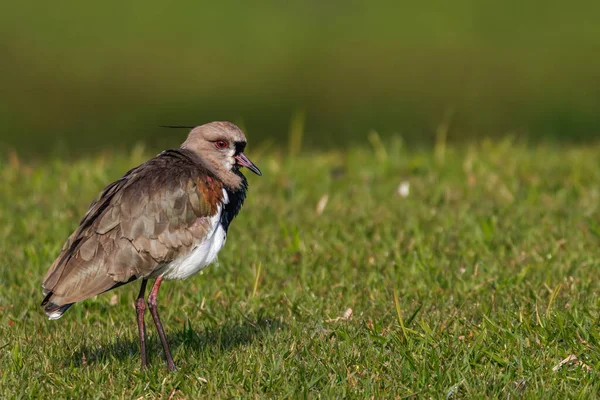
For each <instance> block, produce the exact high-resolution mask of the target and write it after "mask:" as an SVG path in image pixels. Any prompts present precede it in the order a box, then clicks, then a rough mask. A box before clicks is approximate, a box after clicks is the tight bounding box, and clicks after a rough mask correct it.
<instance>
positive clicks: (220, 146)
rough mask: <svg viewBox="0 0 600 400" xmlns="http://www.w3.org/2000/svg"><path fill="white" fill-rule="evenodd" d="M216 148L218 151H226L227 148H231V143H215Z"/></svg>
mask: <svg viewBox="0 0 600 400" xmlns="http://www.w3.org/2000/svg"><path fill="white" fill-rule="evenodd" d="M215 146H216V147H217V149H226V148H227V147H229V143H227V141H226V140H217V141H216V142H215Z"/></svg>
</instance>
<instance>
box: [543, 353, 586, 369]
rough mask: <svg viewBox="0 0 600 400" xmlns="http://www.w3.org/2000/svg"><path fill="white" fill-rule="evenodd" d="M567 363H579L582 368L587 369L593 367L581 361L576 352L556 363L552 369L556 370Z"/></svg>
mask: <svg viewBox="0 0 600 400" xmlns="http://www.w3.org/2000/svg"><path fill="white" fill-rule="evenodd" d="M565 364H570V365H579V366H580V367H581V368H583V369H585V370H586V371H590V370H591V369H592V368H591V367H590V366H589V365H587V364H584V363H582V362H581V361H579V359H578V358H577V356H576V355H575V354H570V355H569V356H568V357H567V358H565V359H564V360H562V361H561V362H559V363H558V364H556V365H555V366H554V368H552V371H554V372H556V371H558V370H559V369H560V368H561V367H562V366H563V365H565Z"/></svg>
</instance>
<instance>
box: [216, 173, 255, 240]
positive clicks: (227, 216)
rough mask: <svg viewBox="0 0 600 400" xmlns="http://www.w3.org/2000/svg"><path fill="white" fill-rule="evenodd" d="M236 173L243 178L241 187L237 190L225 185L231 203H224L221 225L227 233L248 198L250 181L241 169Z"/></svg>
mask: <svg viewBox="0 0 600 400" xmlns="http://www.w3.org/2000/svg"><path fill="white" fill-rule="evenodd" d="M235 174H237V175H238V176H239V177H240V178H242V184H241V185H240V187H239V189H236V190H231V189H229V188H227V187H225V192H227V196H228V197H229V203H227V204H224V205H223V211H221V225H222V226H223V229H224V230H225V232H226V233H227V229H228V228H229V224H230V223H231V221H232V220H233V219H234V218H235V216H236V215H237V214H238V213H239V212H240V209H241V208H242V204H244V200H245V199H246V191H247V190H248V181H247V180H246V177H245V176H244V174H242V173H241V172H240V171H235Z"/></svg>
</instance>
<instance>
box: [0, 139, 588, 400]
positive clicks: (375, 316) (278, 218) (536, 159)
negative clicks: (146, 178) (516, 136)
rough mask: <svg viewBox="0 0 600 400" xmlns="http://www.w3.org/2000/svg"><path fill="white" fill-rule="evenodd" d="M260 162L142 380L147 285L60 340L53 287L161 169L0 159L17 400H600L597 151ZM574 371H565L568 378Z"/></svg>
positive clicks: (2, 314)
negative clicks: (130, 173)
mask: <svg viewBox="0 0 600 400" xmlns="http://www.w3.org/2000/svg"><path fill="white" fill-rule="evenodd" d="M368 143H369V145H365V146H364V147H363V148H361V149H358V148H356V149H349V150H346V151H343V152H342V151H340V152H322V153H310V152H308V151H305V152H295V151H294V152H293V154H290V153H289V151H288V150H287V149H284V150H282V149H277V148H275V147H274V146H273V145H271V146H265V147H262V148H258V149H257V148H252V147H251V146H250V147H249V148H248V155H249V156H250V157H251V159H252V160H253V161H255V162H256V164H257V165H258V166H259V167H261V169H262V170H263V177H256V176H254V175H252V174H247V175H248V177H249V181H250V191H249V193H248V199H247V202H246V204H245V206H244V207H243V209H242V211H241V213H240V215H239V216H238V217H237V219H236V220H235V221H234V222H233V224H232V226H231V228H230V231H229V236H228V239H227V244H226V246H225V247H224V249H223V250H222V251H221V253H220V256H219V265H218V266H214V265H213V266H211V267H209V268H208V269H206V270H204V271H203V273H201V274H198V275H197V276H195V277H193V278H191V279H189V280H187V281H181V282H166V283H165V284H163V286H162V291H161V293H160V296H159V305H160V313H161V316H162V319H163V322H164V324H165V326H166V331H167V335H168V338H169V340H170V342H171V346H172V350H173V356H174V359H175V362H176V364H177V365H178V367H179V372H178V373H169V372H168V371H167V369H166V367H165V363H164V360H163V356H162V350H161V347H160V343H159V342H158V338H157V335H156V332H155V330H154V329H153V328H154V327H153V326H152V322H151V319H150V318H149V316H148V317H147V321H148V323H149V336H150V339H149V341H150V342H149V343H150V363H151V364H150V367H149V368H148V369H146V370H141V369H140V365H139V361H140V360H139V349H138V343H137V331H136V324H135V311H134V305H133V302H134V298H135V296H136V294H137V291H138V289H139V284H138V283H132V284H129V285H126V286H124V287H121V288H119V289H116V290H114V291H111V292H108V293H105V294H103V295H100V296H98V297H96V298H93V299H89V300H87V301H84V302H81V303H78V304H76V305H75V306H74V307H72V308H71V309H70V310H69V311H68V312H67V313H66V314H65V315H64V317H63V318H62V319H60V320H58V321H48V320H47V319H46V317H45V315H44V314H43V312H42V310H41V308H40V307H39V303H40V302H41V300H42V297H43V296H42V293H41V287H40V282H41V279H42V277H43V275H44V274H45V272H46V270H47V268H48V267H49V265H50V264H51V263H52V261H53V260H54V258H55V257H56V255H57V254H58V252H59V249H60V247H61V246H62V244H63V241H64V240H65V239H66V237H67V236H68V234H69V233H70V232H71V231H72V230H73V229H74V228H75V227H76V225H77V221H78V220H79V218H80V217H81V215H82V214H83V212H84V211H85V209H86V207H87V206H88V205H89V203H90V202H91V200H92V199H93V197H94V196H95V195H96V194H97V193H98V192H99V190H100V189H101V188H102V187H103V186H105V185H106V184H108V183H109V182H111V181H112V180H114V179H116V178H118V177H119V176H120V175H121V174H123V173H124V172H125V171H126V170H127V169H128V168H130V167H132V166H134V165H136V164H138V163H140V162H142V161H143V160H145V159H146V158H147V157H150V156H151V155H152V152H149V151H145V150H143V149H142V148H136V149H135V150H133V151H132V152H130V153H128V152H120V151H115V152H114V153H104V154H101V155H94V156H88V157H82V158H80V159H78V160H73V161H64V160H61V159H59V158H52V159H45V160H37V161H23V160H21V159H19V157H18V156H17V155H16V154H13V155H11V156H6V157H3V158H1V159H0V164H1V165H0V262H1V265H2V267H0V268H1V269H0V284H1V289H0V398H16V397H19V398H20V397H33V398H124V399H131V398H140V397H144V398H173V399H176V398H198V397H205V398H267V397H270V398H273V397H275V398H282V397H283V398H285V397H288V398H299V397H302V398H317V397H321V398H376V399H377V398H411V397H414V398H434V399H439V398H482V397H487V398H496V397H500V398H509V397H510V398H551V396H553V397H555V398H593V397H596V396H597V394H598V391H599V389H600V379H598V372H599V371H600V353H599V340H600V335H599V333H598V319H599V316H600V313H599V309H600V301H599V300H598V291H599V289H600V279H598V265H599V259H600V248H599V246H598V245H599V243H600V209H599V204H600V163H598V160H599V159H600V145H594V146H587V147H583V146H581V147H578V146H575V145H573V146H563V147H560V146H556V145H532V144H523V143H520V142H519V141H518V140H517V141H515V140H510V139H505V140H503V141H498V142H487V141H482V142H478V143H472V144H470V145H469V144H462V145H457V146H445V145H438V146H436V147H435V149H431V150H430V149H425V148H411V147H410V146H407V145H405V144H403V142H402V141H401V140H399V139H390V140H380V139H379V138H378V137H377V136H376V135H374V134H373V135H371V137H370V141H369V142H368ZM563 360H564V362H563V363H561V362H562V361H563Z"/></svg>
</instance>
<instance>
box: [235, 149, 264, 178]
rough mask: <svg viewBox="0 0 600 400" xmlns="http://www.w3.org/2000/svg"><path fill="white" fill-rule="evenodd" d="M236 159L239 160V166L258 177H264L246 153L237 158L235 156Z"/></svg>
mask: <svg viewBox="0 0 600 400" xmlns="http://www.w3.org/2000/svg"><path fill="white" fill-rule="evenodd" d="M235 159H236V160H237V163H238V164H239V165H241V166H242V167H246V168H248V169H249V170H250V171H252V172H254V173H255V174H256V175H258V176H262V173H261V172H260V169H258V167H257V166H256V165H254V163H253V162H252V161H250V160H249V159H248V157H246V155H245V154H244V153H240V154H238V155H237V156H235Z"/></svg>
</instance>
